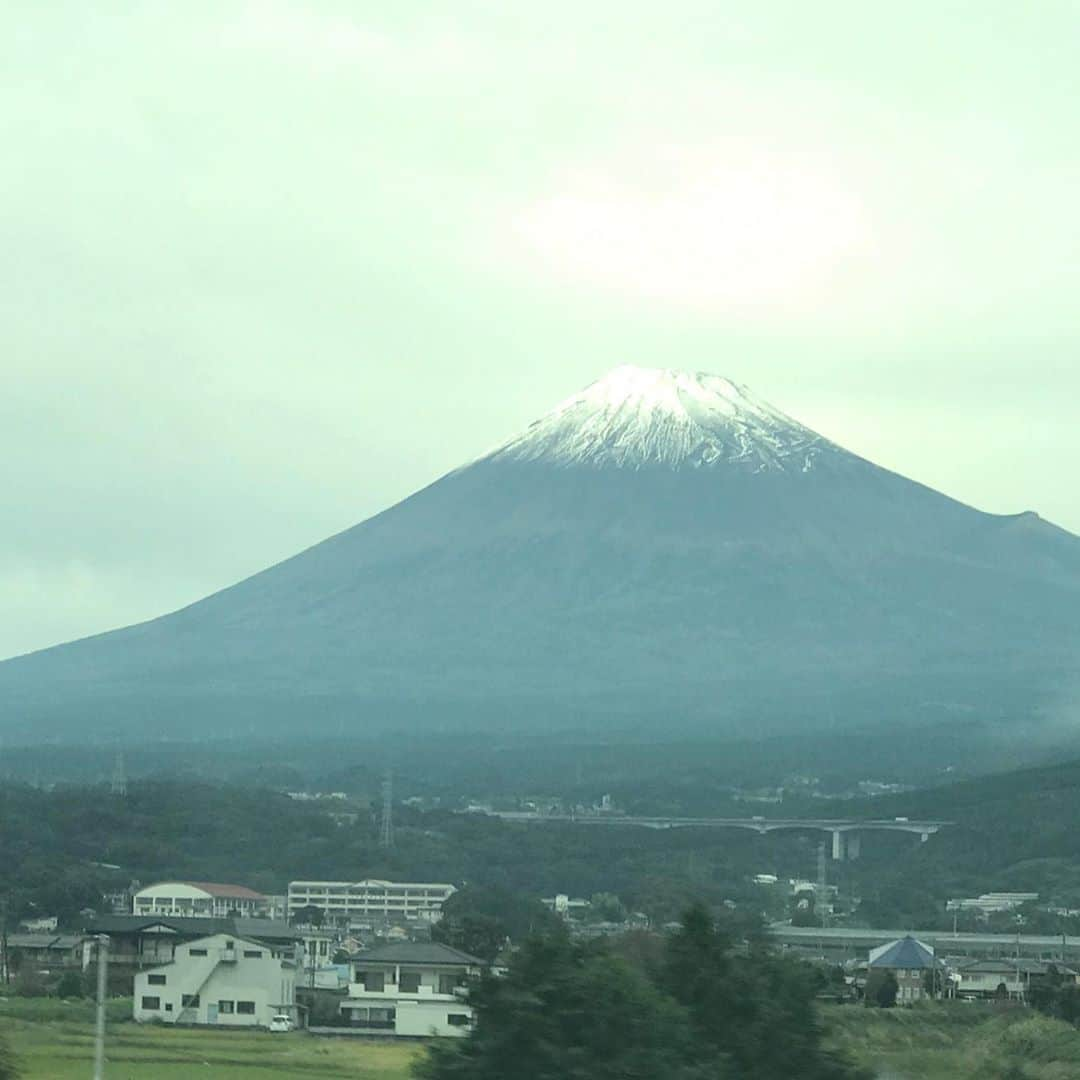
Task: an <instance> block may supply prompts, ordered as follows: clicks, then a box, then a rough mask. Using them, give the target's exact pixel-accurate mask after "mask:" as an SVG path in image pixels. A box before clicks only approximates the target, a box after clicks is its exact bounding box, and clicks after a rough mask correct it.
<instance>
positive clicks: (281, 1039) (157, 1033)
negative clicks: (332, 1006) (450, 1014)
mask: <svg viewBox="0 0 1080 1080" xmlns="http://www.w3.org/2000/svg"><path fill="white" fill-rule="evenodd" d="M130 1009H131V1006H130V1003H117V1005H116V1007H114V1008H113V1009H112V1012H113V1022H112V1023H111V1024H110V1027H109V1033H108V1044H107V1045H108V1053H107V1068H106V1076H107V1078H108V1080H191V1078H192V1077H206V1078H207V1080H285V1078H287V1077H296V1078H297V1080H323V1078H326V1080H329V1078H331V1077H333V1078H342V1077H349V1078H355V1080H407V1077H408V1076H409V1066H410V1063H411V1062H412V1060H413V1058H414V1057H415V1056H416V1055H418V1054H420V1053H422V1052H423V1051H422V1047H420V1046H418V1045H417V1044H416V1043H408V1044H396V1043H390V1042H373V1041H369V1040H367V1039H349V1038H342V1039H333V1038H321V1037H316V1036H310V1035H305V1034H303V1033H301V1032H297V1033H294V1034H290V1035H271V1034H269V1033H268V1032H261V1031H255V1032H242V1031H221V1030H216V1031H210V1030H207V1029H192V1028H185V1029H176V1028H166V1027H159V1026H157V1025H137V1024H134V1023H132V1022H131V1021H130V1020H124V1019H121V1018H122V1017H128V1016H130ZM0 1031H3V1032H4V1033H5V1035H6V1036H7V1038H8V1041H9V1042H10V1044H11V1048H12V1049H13V1050H14V1051H15V1053H16V1054H17V1055H18V1058H19V1063H20V1065H21V1066H22V1068H23V1075H24V1076H25V1077H26V1080H88V1078H89V1077H90V1076H91V1075H92V1064H93V1052H94V1051H93V1045H94V1044H93V1038H94V1028H93V1018H92V1009H91V1008H90V1006H89V1005H88V1004H84V1003H79V1002H76V1003H70V1004H68V1003H64V1002H58V1001H53V1000H43V1001H35V1000H29V1001H21V1000H18V999H11V1000H9V1001H7V1002H0Z"/></svg>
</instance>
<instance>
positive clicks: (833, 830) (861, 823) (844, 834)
mask: <svg viewBox="0 0 1080 1080" xmlns="http://www.w3.org/2000/svg"><path fill="white" fill-rule="evenodd" d="M491 813H492V815H493V816H494V817H499V818H502V819H503V820H504V821H520V822H529V823H536V824H541V825H543V824H556V823H562V824H566V825H592V826H596V827H599V828H609V829H612V828H623V829H626V828H637V829H748V830H750V831H751V832H756V833H760V834H762V835H764V834H765V833H770V832H778V831H779V830H781V829H786V830H800V831H803V832H806V831H811V832H823V833H829V834H830V835H831V836H832V857H833V858H834V859H838V860H844V859H857V858H858V857H859V854H860V852H861V850H862V835H863V833H867V832H894V833H895V832H904V833H912V834H914V835H915V836H918V838H919V839H920V841H922V843H924V844H925V843H926V841H927V840H929V839H930V837H931V836H933V835H934V834H935V833H936V832H939V831H940V830H941V829H944V828H947V827H948V826H949V825H952V824H953V822H951V821H920V820H915V819H914V818H910V819H909V818H903V817H898V818H882V819H880V820H878V819H860V818H771V817H770V818H766V817H749V818H689V817H632V816H629V815H626V814H537V813H527V812H518V811H492V812H491Z"/></svg>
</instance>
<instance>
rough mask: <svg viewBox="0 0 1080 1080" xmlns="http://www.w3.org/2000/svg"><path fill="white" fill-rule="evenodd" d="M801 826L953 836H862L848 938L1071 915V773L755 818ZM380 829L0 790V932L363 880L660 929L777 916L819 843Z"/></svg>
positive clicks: (222, 787) (157, 801)
mask: <svg viewBox="0 0 1080 1080" xmlns="http://www.w3.org/2000/svg"><path fill="white" fill-rule="evenodd" d="M801 811H805V812H806V813H807V814H809V813H813V814H814V816H828V815H830V814H836V815H843V816H845V817H891V816H896V815H905V816H912V817H916V816H928V817H935V818H942V819H946V820H950V821H954V822H955V823H956V824H955V826H954V827H952V828H949V829H946V830H944V831H942V832H941V833H940V834H939V835H937V836H935V837H933V838H932V839H931V840H930V841H929V842H928V843H926V844H919V843H918V842H917V841H914V842H913V840H912V838H911V837H909V836H893V835H885V834H868V837H867V839H866V840H865V841H864V846H863V857H862V858H861V859H860V860H858V861H857V862H850V863H834V864H830V866H829V874H830V880H831V881H833V882H834V883H837V884H839V885H840V887H841V892H842V893H843V894H845V895H849V896H855V897H858V898H860V899H861V904H860V905H859V906H858V907H857V908H856V910H855V911H854V912H852V913H851V914H850V916H849V917H850V918H851V919H852V920H853V921H855V922H861V923H863V924H865V925H871V926H881V927H887V928H906V927H914V928H931V927H934V926H942V927H944V926H947V925H951V919H952V917H951V916H946V914H945V912H944V901H945V899H946V898H948V897H950V896H961V895H974V894H977V893H979V892H984V891H987V890H991V889H1013V890H1024V891H1035V892H1039V893H1040V894H1042V897H1043V900H1044V901H1050V902H1054V903H1056V904H1059V905H1061V906H1064V907H1069V906H1080V832H1078V831H1077V830H1076V828H1075V822H1076V821H1077V820H1080V763H1075V762H1074V763H1069V764H1063V765H1057V766H1048V767H1041V768H1038V769H1028V770H1022V771H1016V772H1012V773H1006V774H1000V775H994V776H989V777H985V778H981V779H973V780H966V781H963V782H960V783H957V784H953V785H949V786H939V787H935V788H932V789H926V790H922V791H913V792H908V793H905V794H903V795H897V796H887V797H883V798H878V799H873V800H862V801H858V800H844V801H841V802H837V803H829V802H827V801H823V800H814V801H813V802H812V803H809V802H808V803H807V805H806V806H805V807H801V808H800V807H799V806H798V805H797V804H794V803H792V802H790V801H789V802H785V803H784V804H783V805H782V806H780V807H770V808H766V809H765V810H764V811H763V812H764V813H770V812H772V813H783V814H785V815H792V816H798V813H799V812H801ZM742 812H743V813H744V814H745V813H746V811H745V809H743V811H742ZM395 821H396V834H395V841H396V842H395V846H394V848H393V849H392V850H390V851H385V850H383V849H381V848H380V847H379V844H378V822H377V810H376V809H372V808H371V806H370V805H369V803H368V801H367V800H366V799H364V798H362V797H358V798H357V799H355V800H353V801H351V802H348V801H347V802H337V801H335V802H334V803H333V804H332V805H330V806H329V807H328V806H327V804H326V803H315V802H302V801H296V800H293V799H290V798H289V797H288V796H286V795H285V794H283V793H282V792H280V791H277V790H274V789H273V788H271V787H258V786H252V785H248V784H235V783H222V782H207V781H197V780H190V779H171V780H164V779H146V780H137V781H133V782H131V783H130V784H129V785H128V790H127V793H126V794H125V795H123V796H117V795H111V794H109V792H108V789H107V787H105V786H103V785H100V784H98V785H93V786H74V785H73V786H58V787H56V788H55V789H53V790H39V789H36V788H33V787H30V786H27V785H24V784H19V783H11V782H9V783H6V784H4V785H2V786H0V860H2V865H3V866H4V868H5V873H4V877H3V880H4V887H5V891H6V894H7V898H8V902H9V906H10V910H11V912H12V914H13V916H15V917H17V916H19V915H22V914H25V913H30V912H38V913H47V914H57V915H59V916H61V918H62V919H64V920H65V922H66V923H67V924H68V925H73V924H74V923H75V922H76V921H77V918H78V912H79V910H80V909H81V908H84V907H96V906H97V905H98V904H99V902H100V896H101V893H102V892H104V891H109V890H113V889H117V888H122V887H124V886H126V885H127V884H128V883H129V882H130V881H131V880H133V879H135V880H139V881H142V882H144V883H146V882H149V881H152V880H156V879H161V878H168V877H180V878H191V879H196V880H224V881H235V882H238V883H242V884H246V885H249V886H251V887H253V888H256V889H259V890H262V891H265V892H281V891H283V890H284V888H285V886H286V884H287V882H288V881H289V880H290V879H293V878H300V877H313V878H360V877H366V876H378V877H388V878H399V879H409V878H411V879H420V880H441V881H449V882H453V883H454V884H456V885H458V886H462V885H467V884H474V885H483V886H490V887H500V888H503V889H507V890H511V891H513V892H517V893H521V894H524V895H531V896H537V897H539V896H551V895H554V894H555V893H558V892H564V893H569V894H571V895H576V896H584V897H590V896H592V895H594V894H596V893H613V894H615V895H616V896H617V897H618V898H619V899H620V900H621V902H622V903H623V904H624V905H625V906H626V907H627V908H629V909H630V910H637V911H642V912H644V913H646V914H648V915H649V916H650V917H651V918H653V919H654V920H659V921H666V920H669V919H673V918H675V917H676V916H677V915H678V913H679V911H680V910H681V909H682V908H683V907H684V906H685V905H686V904H687V903H688V902H689V901H691V900H694V899H701V900H704V901H706V902H708V903H710V904H713V905H720V904H722V903H723V902H724V901H730V902H732V903H734V904H735V905H737V906H738V907H740V908H744V909H750V910H754V911H756V912H760V913H762V914H764V915H765V916H766V917H770V918H772V917H776V918H782V917H785V916H786V915H787V914H788V912H787V908H786V904H787V901H786V898H784V897H781V896H779V895H778V893H777V892H776V891H775V890H774V891H770V890H768V889H763V888H761V887H759V886H755V885H753V884H752V882H751V880H750V879H751V877H752V876H753V875H754V874H755V873H776V874H778V876H780V877H782V878H789V877H808V878H812V877H813V876H814V873H815V867H816V859H817V845H818V843H819V841H820V836H819V834H814V833H806V834H801V833H792V834H787V833H781V834H771V835H769V836H767V837H760V836H757V835H756V834H753V833H747V832H741V831H706V830H676V831H669V832H654V831H647V830H639V829H618V830H610V829H606V830H590V829H588V828H583V827H577V826H573V825H567V824H562V825H558V824H545V825H521V824H510V823H507V822H504V821H501V820H499V819H495V818H491V817H488V816H484V815H477V814H460V813H455V812H453V811H452V810H450V809H427V810H422V809H418V808H415V807H411V806H407V805H400V804H399V805H398V806H396V807H395ZM1030 917H1031V918H1032V919H1033V920H1036V921H1035V922H1033V923H1032V924H1031V929H1043V930H1045V931H1046V932H1054V933H1056V932H1059V931H1060V930H1062V929H1066V930H1069V931H1070V932H1071V931H1074V930H1075V929H1076V928H1075V927H1074V926H1073V925H1071V922H1072V921H1071V920H1060V919H1058V918H1057V917H1056V916H1049V915H1046V914H1045V913H1042V914H1040V913H1031V915H1030ZM1039 919H1042V920H1043V921H1044V922H1046V923H1047V925H1045V926H1042V925H1038V923H1037V921H1038V920H1039ZM1066 923H1068V925H1065V924H1066ZM1051 924H1052V925H1051Z"/></svg>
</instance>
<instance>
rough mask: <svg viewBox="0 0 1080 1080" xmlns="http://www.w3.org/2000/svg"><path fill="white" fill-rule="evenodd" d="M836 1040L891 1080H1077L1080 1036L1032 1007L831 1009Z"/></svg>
mask: <svg viewBox="0 0 1080 1080" xmlns="http://www.w3.org/2000/svg"><path fill="white" fill-rule="evenodd" d="M823 1018H824V1021H825V1026H826V1031H827V1032H828V1041H829V1043H830V1044H831V1045H832V1046H834V1047H835V1048H837V1049H839V1050H841V1051H842V1052H843V1053H844V1054H845V1055H846V1056H847V1057H848V1058H849V1059H850V1060H851V1061H854V1062H856V1063H857V1064H859V1065H862V1066H864V1067H866V1068H867V1069H870V1070H872V1071H873V1073H874V1074H875V1075H876V1076H879V1077H882V1078H888V1080H999V1078H1005V1077H1007V1078H1009V1080H1077V1078H1078V1077H1080V1031H1077V1030H1076V1028H1074V1027H1071V1026H1070V1025H1068V1024H1064V1023H1062V1022H1061V1021H1059V1020H1051V1019H1048V1018H1047V1017H1045V1016H1040V1015H1039V1014H1038V1013H1034V1012H1032V1011H1030V1010H1027V1009H1022V1008H1007V1009H1004V1010H1002V1009H998V1008H995V1007H994V1006H992V1005H972V1004H964V1003H948V1004H927V1005H925V1006H916V1007H915V1008H910V1009H887V1010H883V1009H866V1008H863V1007H861V1006H857V1005H850V1006H835V1007H827V1008H825V1009H824V1010H823Z"/></svg>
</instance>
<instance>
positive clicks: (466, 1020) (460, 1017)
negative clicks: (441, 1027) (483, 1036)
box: [446, 1013, 471, 1027]
mask: <svg viewBox="0 0 1080 1080" xmlns="http://www.w3.org/2000/svg"><path fill="white" fill-rule="evenodd" d="M446 1022H447V1023H448V1024H449V1025H450V1026H451V1027H468V1026H469V1024H470V1022H471V1020H470V1017H469V1014H468V1013H449V1014H448V1015H447V1017H446Z"/></svg>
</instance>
